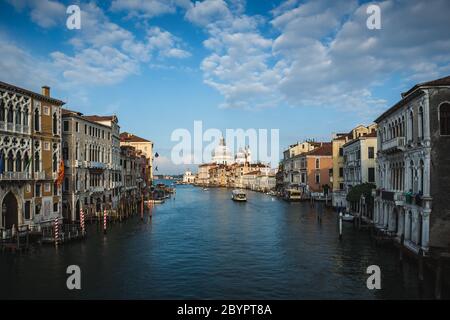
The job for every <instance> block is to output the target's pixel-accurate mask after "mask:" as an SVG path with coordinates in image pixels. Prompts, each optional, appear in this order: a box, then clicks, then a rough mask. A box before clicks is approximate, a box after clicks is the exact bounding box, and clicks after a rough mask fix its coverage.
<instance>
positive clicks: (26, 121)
mask: <svg viewBox="0 0 450 320" xmlns="http://www.w3.org/2000/svg"><path fill="white" fill-rule="evenodd" d="M23 125H24V126H28V109H25V110H23Z"/></svg>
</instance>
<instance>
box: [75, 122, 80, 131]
mask: <svg viewBox="0 0 450 320" xmlns="http://www.w3.org/2000/svg"><path fill="white" fill-rule="evenodd" d="M75 131H76V132H79V131H80V124H79V123H78V122H75Z"/></svg>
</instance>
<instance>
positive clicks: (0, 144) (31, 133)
mask: <svg viewBox="0 0 450 320" xmlns="http://www.w3.org/2000/svg"><path fill="white" fill-rule="evenodd" d="M63 104H64V102H62V101H60V100H57V99H54V98H52V97H51V96H50V88H49V87H45V86H44V87H42V93H41V94H38V93H35V92H32V91H29V90H26V89H23V88H19V87H17V86H14V85H11V84H7V83H4V82H0V185H1V188H0V203H1V206H2V207H1V208H2V218H1V219H0V228H1V230H3V231H7V230H11V229H18V228H20V227H21V226H29V227H32V228H33V227H38V228H39V227H40V226H41V225H44V224H47V223H52V221H53V220H54V218H56V217H61V212H62V207H61V206H62V201H61V187H60V185H58V184H57V183H55V180H56V179H57V177H58V173H59V172H60V170H61V161H60V160H61V106H62V105H63Z"/></svg>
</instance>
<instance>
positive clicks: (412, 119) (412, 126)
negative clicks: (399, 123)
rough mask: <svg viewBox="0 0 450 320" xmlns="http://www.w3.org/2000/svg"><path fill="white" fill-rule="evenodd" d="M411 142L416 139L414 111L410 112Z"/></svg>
mask: <svg viewBox="0 0 450 320" xmlns="http://www.w3.org/2000/svg"><path fill="white" fill-rule="evenodd" d="M409 128H410V129H409V140H413V139H414V114H413V112H412V110H411V111H410V112H409Z"/></svg>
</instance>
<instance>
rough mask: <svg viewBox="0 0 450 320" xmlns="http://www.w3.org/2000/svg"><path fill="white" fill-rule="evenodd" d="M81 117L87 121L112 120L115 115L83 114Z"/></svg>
mask: <svg viewBox="0 0 450 320" xmlns="http://www.w3.org/2000/svg"><path fill="white" fill-rule="evenodd" d="M83 118H85V119H86V120H89V121H112V120H114V118H115V116H114V115H112V116H97V115H92V116H83Z"/></svg>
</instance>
